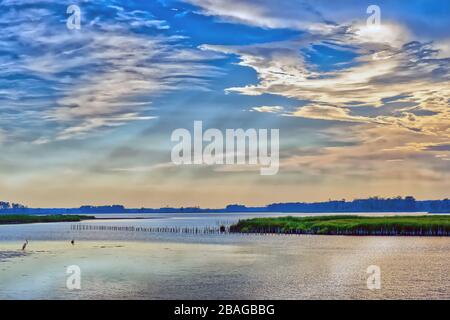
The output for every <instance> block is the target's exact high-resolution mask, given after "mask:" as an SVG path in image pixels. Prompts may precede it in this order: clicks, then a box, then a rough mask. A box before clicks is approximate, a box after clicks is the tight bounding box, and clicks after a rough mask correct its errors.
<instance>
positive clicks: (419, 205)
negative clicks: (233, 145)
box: [0, 196, 450, 214]
mask: <svg viewBox="0 0 450 320" xmlns="http://www.w3.org/2000/svg"><path fill="white" fill-rule="evenodd" d="M227 212H228V213H238V212H305V213H314V212H324V213H328V212H329V213H333V212H334V213H339V212H435V213H450V200H449V199H443V200H423V201H418V200H416V199H414V197H411V196H408V197H404V198H402V197H396V198H381V197H372V198H368V199H355V200H352V201H346V200H345V199H343V200H330V201H326V202H314V203H307V202H292V203H273V204H269V205H267V206H264V207H247V206H245V205H237V204H232V205H228V206H227V207H225V208H220V209H210V208H206V209H202V208H200V207H187V208H184V207H181V208H171V207H164V208H157V209H154V208H125V207H124V206H122V205H110V206H81V207H79V208H27V207H26V206H23V205H20V204H15V203H13V204H10V203H9V202H0V213H27V214H86V213H97V214H101V213H227Z"/></svg>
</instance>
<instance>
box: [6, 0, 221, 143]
mask: <svg viewBox="0 0 450 320" xmlns="http://www.w3.org/2000/svg"><path fill="white" fill-rule="evenodd" d="M19 3H20V2H18V1H13V2H11V1H7V2H2V11H1V13H0V24H1V25H3V26H4V27H3V32H2V34H1V35H0V44H2V50H3V51H2V53H0V74H1V76H0V84H1V85H2V87H3V88H4V89H3V90H2V97H1V98H0V101H2V102H3V103H2V106H1V107H0V112H2V110H5V109H9V110H14V113H10V116H11V117H12V119H11V120H13V119H14V120H16V121H22V122H23V121H27V122H28V124H29V125H31V124H32V125H34V126H40V125H42V121H45V122H46V123H47V125H46V126H45V131H53V132H48V133H47V134H46V137H42V139H40V140H39V139H38V141H50V140H52V139H69V138H71V137H74V136H83V135H86V134H89V133H90V132H92V131H97V130H99V129H102V128H106V127H115V126H120V125H124V124H126V123H127V122H130V121H136V120H149V119H153V116H151V115H149V113H150V112H151V110H152V108H151V104H152V100H153V98H155V97H156V96H159V95H161V94H164V93H168V92H172V91H175V90H181V89H186V88H189V90H205V88H206V87H207V85H208V81H209V79H211V78H212V77H216V76H217V75H219V74H220V72H221V70H220V69H219V68H217V67H214V66H211V65H209V62H210V61H211V60H214V59H216V58H217V57H218V55H217V54H213V53H211V52H206V51H202V50H199V49H196V48H192V47H189V46H185V45H183V44H182V40H183V39H182V38H181V37H178V36H169V35H164V34H159V33H155V32H147V33H146V32H143V31H144V29H143V28H153V29H156V30H166V29H168V27H169V26H168V25H167V23H166V22H165V21H162V20H158V19H155V18H154V17H153V15H152V14H151V13H149V12H147V11H139V10H127V8H119V7H113V8H110V10H112V12H111V13H112V15H111V17H112V18H110V17H109V16H106V15H104V16H102V18H99V17H97V16H96V15H95V14H94V13H95V12H98V11H96V10H97V9H99V8H98V5H97V6H96V5H95V4H90V5H87V4H86V5H85V6H83V5H82V14H83V19H82V29H81V30H79V31H77V30H68V29H67V28H66V26H65V16H64V15H61V12H58V11H57V10H56V8H59V7H56V8H55V7H53V6H50V5H48V4H47V3H46V2H39V4H40V8H39V9H36V7H31V8H29V7H25V8H24V7H20V8H16V7H15V6H16V5H19ZM20 4H21V3H20ZM103 9H104V8H103ZM62 13H63V14H65V11H64V10H63V11H62ZM89 21H91V23H89ZM83 22H84V23H83ZM135 29H136V30H135ZM158 32H159V31H158ZM4 120H6V119H4ZM0 126H3V127H6V126H8V128H10V129H14V128H13V126H14V125H12V124H11V122H10V123H7V122H6V121H2V122H0ZM52 128H53V129H52ZM32 140H36V137H33V138H32Z"/></svg>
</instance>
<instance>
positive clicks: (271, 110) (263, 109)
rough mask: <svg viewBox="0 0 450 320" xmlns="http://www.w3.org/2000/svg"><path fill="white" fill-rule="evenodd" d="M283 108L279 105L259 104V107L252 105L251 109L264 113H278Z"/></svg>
mask: <svg viewBox="0 0 450 320" xmlns="http://www.w3.org/2000/svg"><path fill="white" fill-rule="evenodd" d="M283 110H284V108H283V107H281V106H260V107H253V108H252V111H257V112H263V113H264V112H266V113H279V112H282V111H283Z"/></svg>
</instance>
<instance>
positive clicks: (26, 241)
mask: <svg viewBox="0 0 450 320" xmlns="http://www.w3.org/2000/svg"><path fill="white" fill-rule="evenodd" d="M27 244H28V240H25V243H24V244H23V246H22V251H25V248H26V247H27Z"/></svg>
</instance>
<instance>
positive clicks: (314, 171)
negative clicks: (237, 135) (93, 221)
mask: <svg viewBox="0 0 450 320" xmlns="http://www.w3.org/2000/svg"><path fill="white" fill-rule="evenodd" d="M70 5H77V6H78V7H79V8H80V12H81V21H80V29H69V28H68V27H67V24H66V22H67V19H68V18H69V17H70V14H67V8H68V7H69V6H70ZM370 5H376V6H378V7H379V8H380V24H379V25H373V21H374V20H370V21H369V22H368V18H370V16H371V15H372V12H369V13H367V8H368V7H369V6H370ZM449 17H450V2H449V1H447V0H433V1H430V0H420V1H419V0H410V1H402V0H385V1H381V0H379V1H377V0H373V1H364V0H346V1H325V0H315V1H312V0H279V1H271V0H154V1H124V0H102V1H75V0H69V1H58V0H52V1H47V0H34V1H31V0H0V30H1V31H0V199H1V200H7V201H12V202H18V203H23V204H26V205H28V206H32V207H77V206H80V205H86V204H91V205H106V204H123V205H126V206H128V207H161V206H166V205H169V206H197V205H198V206H202V207H221V206H224V205H226V204H231V203H242V204H247V205H264V204H268V203H273V202H290V201H307V202H310V201H323V200H328V199H354V198H364V197H369V196H384V197H392V196H397V195H401V196H406V195H412V196H415V197H416V198H418V199H439V198H445V197H448V196H449V190H450V179H449V177H450V174H449V172H450V170H449V169H450V139H449V138H450V108H449V103H450V18H449ZM194 121H202V122H203V126H204V127H205V128H218V129H219V130H225V129H227V128H231V129H236V128H243V129H248V128H256V129H272V128H273V129H279V132H280V168H279V172H278V174H276V175H273V176H262V175H260V174H259V168H258V169H257V170H255V168H254V167H252V166H222V165H209V166H208V165H181V166H177V165H174V164H173V162H172V161H171V150H172V148H173V142H172V141H171V140H170V138H171V134H172V132H173V131H174V130H176V129H178V128H186V129H190V130H191V129H192V128H193V124H194Z"/></svg>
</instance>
